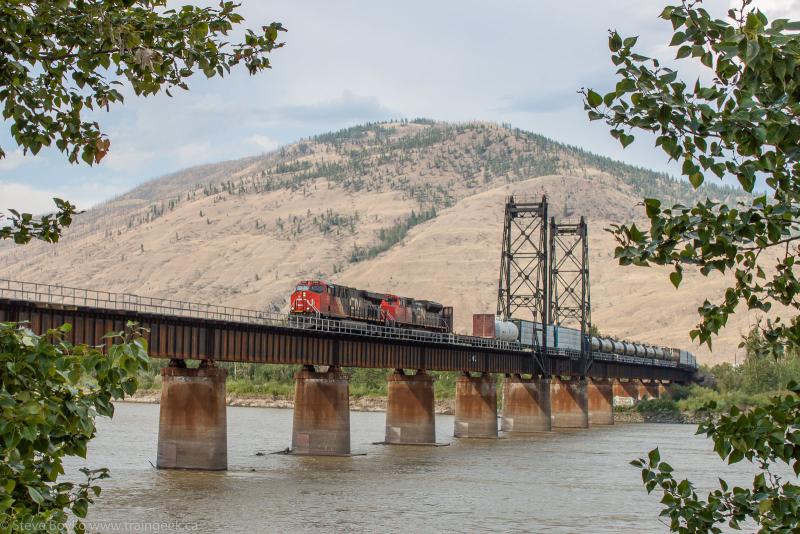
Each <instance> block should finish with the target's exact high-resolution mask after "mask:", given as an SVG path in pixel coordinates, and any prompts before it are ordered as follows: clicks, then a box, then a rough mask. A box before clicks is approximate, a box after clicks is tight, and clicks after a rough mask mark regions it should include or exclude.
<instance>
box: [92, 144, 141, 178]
mask: <svg viewBox="0 0 800 534" xmlns="http://www.w3.org/2000/svg"><path fill="white" fill-rule="evenodd" d="M153 157H154V154H153V153H152V152H150V151H147V150H139V149H137V148H136V147H135V146H133V145H131V144H126V143H124V142H120V143H117V146H116V147H115V146H114V145H112V146H111V149H110V150H109V151H108V155H107V156H106V157H105V158H104V159H103V161H102V165H104V166H106V167H108V168H109V169H111V170H112V171H114V172H118V173H127V174H130V173H135V172H136V171H138V170H140V169H142V168H144V167H145V166H146V165H147V164H148V163H149V162H150V160H152V159H153Z"/></svg>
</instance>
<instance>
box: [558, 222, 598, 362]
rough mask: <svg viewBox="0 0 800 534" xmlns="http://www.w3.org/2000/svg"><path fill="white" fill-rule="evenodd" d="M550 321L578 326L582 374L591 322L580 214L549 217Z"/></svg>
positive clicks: (583, 226) (585, 236) (586, 253)
mask: <svg viewBox="0 0 800 534" xmlns="http://www.w3.org/2000/svg"><path fill="white" fill-rule="evenodd" d="M550 295H551V304H550V316H549V317H550V321H549V322H550V323H552V324H553V325H555V326H562V325H563V326H571V327H573V328H577V329H580V331H581V339H582V340H583V342H582V343H581V359H582V360H583V362H584V375H585V374H586V373H587V372H588V371H589V368H590V367H591V365H592V360H593V358H592V343H591V340H590V339H589V340H588V342H587V334H588V333H589V330H590V329H591V324H592V308H591V301H590V296H589V242H588V229H587V226H586V221H584V219H583V217H581V220H580V222H579V223H577V224H574V223H562V224H556V220H555V218H553V219H552V220H551V221H550Z"/></svg>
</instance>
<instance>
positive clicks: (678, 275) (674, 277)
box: [669, 266, 683, 289]
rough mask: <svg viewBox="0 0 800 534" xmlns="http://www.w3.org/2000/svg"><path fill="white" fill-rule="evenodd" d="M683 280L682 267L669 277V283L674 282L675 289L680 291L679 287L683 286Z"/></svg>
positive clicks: (678, 267)
mask: <svg viewBox="0 0 800 534" xmlns="http://www.w3.org/2000/svg"><path fill="white" fill-rule="evenodd" d="M681 280H683V272H681V268H680V266H676V270H675V271H673V272H671V273H670V275H669V281H670V282H672V285H673V286H675V289H678V286H680V285H681Z"/></svg>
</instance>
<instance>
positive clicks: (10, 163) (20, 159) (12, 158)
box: [0, 148, 33, 172]
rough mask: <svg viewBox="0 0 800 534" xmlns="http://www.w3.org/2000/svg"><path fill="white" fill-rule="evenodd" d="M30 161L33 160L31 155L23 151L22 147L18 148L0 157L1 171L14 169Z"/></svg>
mask: <svg viewBox="0 0 800 534" xmlns="http://www.w3.org/2000/svg"><path fill="white" fill-rule="evenodd" d="M30 161H33V158H32V157H31V156H30V155H26V154H25V153H23V152H22V149H21V148H18V149H16V150H14V151H13V152H7V153H6V157H4V158H3V159H0V172H7V171H13V170H14V169H16V168H17V167H19V166H21V165H24V164H26V163H28V162H30Z"/></svg>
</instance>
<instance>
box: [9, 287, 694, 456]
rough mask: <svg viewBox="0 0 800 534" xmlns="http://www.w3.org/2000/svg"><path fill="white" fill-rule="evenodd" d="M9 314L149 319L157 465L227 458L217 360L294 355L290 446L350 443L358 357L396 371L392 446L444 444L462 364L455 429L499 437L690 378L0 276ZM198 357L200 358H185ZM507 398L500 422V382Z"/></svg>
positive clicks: (566, 422)
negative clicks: (452, 383) (447, 392)
mask: <svg viewBox="0 0 800 534" xmlns="http://www.w3.org/2000/svg"><path fill="white" fill-rule="evenodd" d="M0 321H3V322H8V321H13V322H20V321H26V322H28V323H29V324H30V327H31V329H32V330H34V331H36V332H44V331H46V330H47V329H48V328H51V327H56V326H59V325H61V324H63V323H70V324H71V325H72V327H73V328H72V330H71V332H70V333H69V335H68V341H70V342H72V343H86V344H89V345H102V344H104V343H108V340H105V339H103V335H104V334H105V333H107V332H109V331H120V330H123V329H124V328H125V325H126V323H127V322H128V321H134V322H136V323H138V324H139V325H141V326H142V327H144V328H146V329H147V331H148V334H147V335H148V337H149V340H148V341H149V353H150V356H151V357H154V358H168V359H169V360H170V365H169V366H168V367H166V368H164V369H163V371H162V377H163V385H162V393H161V406H160V424H159V439H158V462H157V463H158V467H160V468H183V469H209V470H211V469H226V468H227V431H226V403H225V378H226V371H225V370H224V369H222V368H219V367H217V366H215V362H252V363H263V364H294V365H297V366H298V369H299V370H298V372H297V373H296V375H295V381H296V389H295V392H296V393H295V411H294V425H293V431H292V452H293V453H296V454H322V455H348V454H350V418H349V402H348V401H349V389H348V376H347V374H346V372H345V370H346V368H348V367H371V368H386V369H390V370H392V371H391V372H390V373H389V374H388V376H387V381H388V401H387V413H386V443H387V444H398V445H400V444H402V445H428V444H434V442H435V417H434V388H433V379H432V377H431V375H430V374H429V373H428V372H429V371H456V372H459V373H461V374H460V377H459V378H458V382H457V387H456V399H455V427H454V436H455V437H460V438H495V437H497V436H498V430H502V431H505V432H514V433H526V432H540V431H549V430H551V429H552V428H559V427H573V428H587V427H589V425H608V424H613V405H614V398H615V397H618V398H619V397H621V398H627V399H633V400H636V399H641V398H648V397H649V398H653V397H658V396H659V395H661V394H663V393H664V391H665V384H667V383H670V382H678V383H684V382H688V381H690V380H692V376H693V373H694V371H695V369H694V368H693V367H691V366H687V365H683V364H681V363H679V362H674V361H666V360H656V359H652V358H639V357H635V356H626V355H620V354H611V353H606V352H593V353H591V361H589V360H588V357H589V356H588V355H587V354H585V353H584V352H583V351H580V352H578V351H569V350H564V349H557V348H553V347H541V346H539V347H534V348H533V349H531V348H530V347H525V346H522V345H520V344H519V343H517V342H507V341H501V340H496V339H485V338H480V337H474V336H467V335H459V334H453V333H435V332H424V331H419V330H409V329H403V328H393V327H387V326H378V325H372V324H359V323H353V322H341V321H335V320H330V319H326V318H323V317H313V316H312V317H297V316H290V315H286V314H277V313H270V312H264V311H256V310H247V309H240V308H231V307H226V306H219V305H213V304H199V303H191V302H183V301H176V300H168V299H159V298H149V297H143V296H138V295H131V294H122V293H110V292H103V291H92V290H87V289H76V288H68V287H63V286H54V285H44V284H36V283H26V282H19V281H13V280H2V279H0ZM187 360H199V361H200V365H199V367H187V365H186V361H187ZM498 375H500V376H502V382H501V386H500V389H501V395H502V399H503V402H502V409H501V411H500V413H499V419H500V423H499V424H498V391H497V389H498V381H497V376H498Z"/></svg>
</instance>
